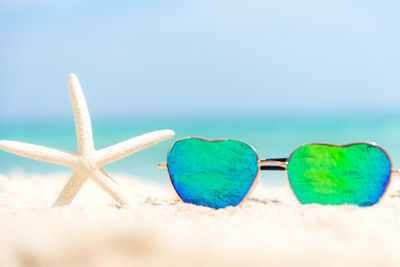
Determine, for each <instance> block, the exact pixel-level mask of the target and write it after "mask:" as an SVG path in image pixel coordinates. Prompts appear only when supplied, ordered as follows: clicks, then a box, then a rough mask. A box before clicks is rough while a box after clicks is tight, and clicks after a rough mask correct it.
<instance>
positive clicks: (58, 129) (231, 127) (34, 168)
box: [0, 113, 400, 185]
mask: <svg viewBox="0 0 400 267" xmlns="http://www.w3.org/2000/svg"><path fill="white" fill-rule="evenodd" d="M160 129H172V130H174V131H175V134H176V135H175V137H174V138H172V139H170V140H167V141H165V142H163V143H160V144H157V145H154V146H152V147H150V148H147V149H145V150H143V151H140V152H137V153H135V154H133V155H131V156H129V157H127V158H125V159H123V160H120V161H118V162H115V163H112V164H110V165H107V166H106V168H105V169H106V171H108V172H110V173H124V174H128V175H132V176H137V177H140V178H142V179H147V180H151V181H156V182H160V183H168V182H169V179H168V174H167V171H166V170H164V169H158V168H157V167H156V166H157V164H158V163H161V162H165V159H166V154H167V151H168V149H169V147H170V146H171V145H172V143H173V142H174V141H175V140H177V139H178V138H182V137H185V136H198V137H204V138H207V139H219V138H234V139H239V140H242V141H245V142H247V143H249V144H251V145H253V146H254V147H255V148H256V150H257V152H258V154H259V156H260V158H268V157H287V156H289V155H290V153H291V152H292V151H293V150H294V149H295V148H296V147H298V146H300V145H302V144H305V143H310V142H328V143H335V144H344V143H349V142H356V141H372V142H375V143H377V144H379V145H381V146H382V147H383V148H385V149H386V150H387V152H388V153H389V154H390V156H391V158H392V162H393V167H394V168H400V113H390V114H389V113H377V114H373V113H371V114H362V115H361V114H352V115H351V114H350V115H346V114H343V115H326V114H316V115H315V114H314V115H311V114H308V115H298V116H289V115H255V116H250V115H248V116H239V117H238V116H211V115H207V116H203V117H196V116H194V117H180V118H179V117H173V116H171V117H169V118H168V117H166V116H164V117H163V118H157V117H149V118H123V119H122V118H120V119H103V120H99V119H98V118H93V131H94V141H95V146H96V148H97V149H100V148H103V147H106V146H109V145H112V144H115V143H117V142H121V141H124V140H126V139H129V138H131V137H134V136H137V135H140V134H144V133H146V132H150V131H153V130H160ZM0 139H7V140H16V141H22V142H28V143H34V144H40V145H44V146H49V147H53V148H59V149H64V150H69V151H76V138H75V128H74V122H73V119H72V116H71V119H64V120H17V121H16V120H14V121H5V120H1V121H0ZM13 171H24V172H29V173H49V172H70V169H69V168H67V167H62V166H58V165H54V164H49V163H42V162H38V161H34V160H30V159H26V158H23V157H20V156H16V155H13V154H9V153H6V152H3V151H0V173H1V174H5V175H7V174H9V173H10V172H13ZM260 178H261V180H262V182H263V183H266V184H279V185H281V184H286V176H285V173H284V172H261V177H260Z"/></svg>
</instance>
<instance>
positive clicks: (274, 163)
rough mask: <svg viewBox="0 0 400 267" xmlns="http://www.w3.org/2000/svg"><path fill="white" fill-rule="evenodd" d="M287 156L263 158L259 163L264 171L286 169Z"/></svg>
mask: <svg viewBox="0 0 400 267" xmlns="http://www.w3.org/2000/svg"><path fill="white" fill-rule="evenodd" d="M287 160H288V159H287V158H274V159H265V160H261V161H259V163H258V166H260V169H261V170H262V171H285V170H286V165H287Z"/></svg>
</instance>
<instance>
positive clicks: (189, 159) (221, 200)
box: [167, 138, 258, 209]
mask: <svg viewBox="0 0 400 267" xmlns="http://www.w3.org/2000/svg"><path fill="white" fill-rule="evenodd" d="M167 163H168V172H169V175H170V177H171V181H172V184H173V186H174V187H175V190H176V192H177V193H178V195H179V196H180V197H181V199H182V200H183V201H184V202H189V203H193V204H196V205H202V206H208V207H212V208H217V209H218V208H225V207H227V206H236V205H238V204H239V203H240V202H241V201H242V200H243V199H244V197H245V196H246V195H247V193H248V192H249V190H250V188H251V186H252V185H253V183H254V180H255V178H256V177H257V174H258V156H257V154H256V152H255V151H254V149H253V148H252V147H251V146H249V145H247V144H246V143H243V142H240V141H236V140H221V141H207V140H203V139H198V138H186V139H182V140H179V141H177V142H176V143H175V144H174V146H173V147H172V148H171V150H170V152H169V153H168V157H167Z"/></svg>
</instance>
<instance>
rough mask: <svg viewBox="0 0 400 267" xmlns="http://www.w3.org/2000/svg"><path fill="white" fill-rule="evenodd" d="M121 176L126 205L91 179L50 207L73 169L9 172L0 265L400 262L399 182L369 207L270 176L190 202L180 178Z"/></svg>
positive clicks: (1, 200) (0, 216)
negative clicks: (295, 191)
mask: <svg viewBox="0 0 400 267" xmlns="http://www.w3.org/2000/svg"><path fill="white" fill-rule="evenodd" d="M112 176H113V177H114V178H115V179H116V180H117V181H118V182H119V183H120V184H122V185H123V186H125V188H126V190H127V191H129V192H130V193H131V194H132V196H134V197H135V198H136V200H137V201H138V205H136V206H130V207H124V208H117V207H116V206H115V204H114V201H113V200H112V199H110V198H109V197H108V196H107V195H106V194H105V193H104V192H102V191H101V189H99V188H98V187H97V186H96V185H95V184H93V183H91V182H90V183H87V184H85V185H84V187H83V188H82V190H81V191H80V192H79V194H78V197H77V198H76V199H75V200H74V201H73V202H72V204H71V205H70V206H65V207H57V208H51V205H52V203H53V201H54V200H55V199H56V196H57V193H59V191H60V190H61V189H62V186H63V185H64V183H65V182H66V180H67V179H68V177H69V174H63V173H60V174H57V173H53V174H48V175H43V174H41V175H33V174H29V175H28V174H25V173H23V172H14V173H11V174H9V175H7V176H0V266H7V267H8V266H11V267H12V266H35V267H36V266H38V267H39V266H40V267H47V266H100V267H101V266H378V265H379V266H400V256H399V255H400V191H399V189H400V181H398V180H396V179H394V181H393V182H392V184H391V187H390V189H389V191H388V192H387V194H386V195H385V197H384V199H383V200H382V201H381V202H380V203H379V204H377V205H375V206H373V207H369V208H359V207H355V206H348V205H343V206H321V205H314V204H313V205H300V204H299V203H298V202H297V200H296V199H295V198H294V196H293V195H292V192H291V190H290V189H289V187H287V186H281V187H269V186H265V185H263V184H262V183H261V182H260V183H259V184H258V185H257V186H256V188H255V190H254V191H253V193H252V195H251V197H250V198H249V199H248V200H247V201H246V202H245V203H244V205H243V206H241V207H229V208H226V209H220V210H214V209H210V208H206V207H199V206H195V205H191V204H185V203H181V202H180V201H179V199H178V198H177V196H176V195H175V192H174V191H173V189H172V187H171V186H169V185H168V186H167V185H166V186H164V185H158V184H154V183H150V182H147V181H145V180H143V179H135V178H133V177H127V176H124V175H120V174H112Z"/></svg>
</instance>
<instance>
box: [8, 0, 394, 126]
mask: <svg viewBox="0 0 400 267" xmlns="http://www.w3.org/2000/svg"><path fill="white" fill-rule="evenodd" d="M399 10H400V4H399V2H397V1H301V0H282V1H254V0H249V1H211V0H205V1H121V2H115V1H109V2H106V1H77V0H76V1H46V0H42V1H22V0H19V1H18V0H16V1H11V0H9V1H7V0H6V1H4V0H3V1H1V3H0V35H1V41H0V119H1V118H17V117H22V118H24V117H44V116H45V117H66V116H71V114H72V113H71V106H70V101H69V96H68V91H67V83H66V76H67V74H68V73H70V72H74V73H76V74H77V75H78V77H79V78H80V80H81V83H82V85H83V88H84V92H85V94H86V97H87V101H88V104H89V108H90V110H91V113H92V114H96V116H120V115H127V116H129V115H143V114H153V115H157V114H175V115H179V114H202V113H218V114H229V113H233V114H238V113H255V112H257V113H269V112H289V113H298V112H338V111H339V112H348V111H351V112H368V111H375V110H380V111H388V110H389V111H393V110H394V111H398V110H399V108H398V107H399V99H400V75H399V70H400V49H399V47H400V16H399V15H398V14H399Z"/></svg>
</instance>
